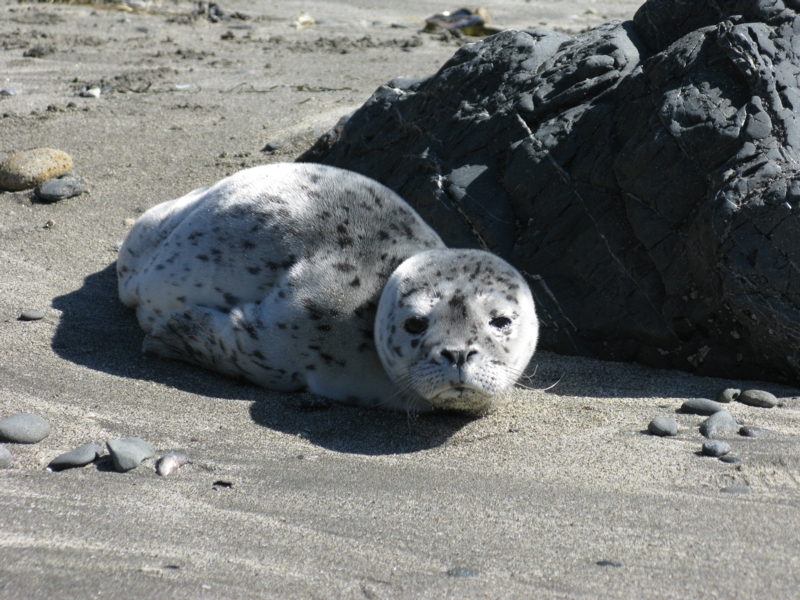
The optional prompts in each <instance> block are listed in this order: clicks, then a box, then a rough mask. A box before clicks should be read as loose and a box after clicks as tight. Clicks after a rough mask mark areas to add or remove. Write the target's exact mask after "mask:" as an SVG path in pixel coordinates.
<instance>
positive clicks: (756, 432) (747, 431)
mask: <svg viewBox="0 0 800 600" xmlns="http://www.w3.org/2000/svg"><path fill="white" fill-rule="evenodd" d="M739 435H741V436H742V437H749V438H764V437H769V436H770V432H769V431H768V430H766V429H761V428H760V427H752V426H750V425H745V426H744V427H742V428H741V429H739Z"/></svg>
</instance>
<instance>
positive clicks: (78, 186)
mask: <svg viewBox="0 0 800 600" xmlns="http://www.w3.org/2000/svg"><path fill="white" fill-rule="evenodd" d="M85 191H86V182H85V181H84V180H83V179H82V178H80V177H78V176H77V175H73V174H72V173H65V174H64V175H61V176H59V177H54V178H53V179H48V180H47V181H45V182H44V183H42V184H41V185H40V186H39V187H38V188H36V197H37V198H38V199H39V200H41V201H43V202H57V201H58V200H66V199H67V198H72V197H73V196H80V195H81V194H82V193H83V192H85Z"/></svg>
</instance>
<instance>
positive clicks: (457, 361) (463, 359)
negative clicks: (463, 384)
mask: <svg viewBox="0 0 800 600" xmlns="http://www.w3.org/2000/svg"><path fill="white" fill-rule="evenodd" d="M477 353H478V351H477V350H442V351H441V355H442V356H443V357H444V358H445V360H447V362H449V363H450V364H451V365H452V366H454V367H463V366H464V365H465V364H467V363H468V362H469V359H471V358H472V357H473V356H475V355H476V354H477Z"/></svg>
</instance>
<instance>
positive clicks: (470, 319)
mask: <svg viewBox="0 0 800 600" xmlns="http://www.w3.org/2000/svg"><path fill="white" fill-rule="evenodd" d="M117 274H118V277H119V294H120V298H121V299H122V301H123V302H124V303H125V304H126V305H128V306H131V307H135V308H136V313H137V317H138V320H139V323H140V325H141V326H142V328H143V329H144V330H145V332H146V333H147V335H146V337H145V340H144V349H145V350H146V351H148V352H153V353H155V354H159V355H162V356H165V357H170V358H176V359H180V360H183V361H187V362H191V363H194V364H198V365H201V366H204V367H207V368H210V369H213V370H216V371H219V372H221V373H224V374H226V375H230V376H235V377H244V378H246V379H249V380H250V381H253V382H255V383H257V384H259V385H262V386H264V387H266V388H269V389H273V390H279V391H299V390H309V391H311V392H314V393H317V394H319V395H322V396H325V397H328V398H331V399H334V400H338V401H341V402H347V403H353V404H360V405H364V406H378V405H380V406H385V407H387V408H393V409H398V410H414V411H419V410H429V409H431V408H435V407H442V408H452V409H465V410H484V409H485V408H488V407H489V406H490V405H491V400H492V397H494V396H495V395H496V394H497V393H499V392H500V391H502V390H503V389H505V388H507V387H508V386H510V385H512V384H513V383H514V382H515V381H516V379H517V377H518V376H519V374H520V373H521V371H522V370H523V369H524V368H525V366H526V365H527V363H528V361H529V360H530V357H531V356H532V354H533V351H534V348H535V346H536V340H537V335H538V325H537V320H536V313H535V310H534V305H533V300H532V298H531V294H530V291H529V289H528V286H527V284H526V283H525V281H524V280H523V279H522V277H521V276H520V275H519V273H517V271H515V270H514V269H513V268H512V267H511V266H510V265H508V264H507V263H506V262H504V261H503V260H501V259H499V258H498V257H496V256H494V255H492V254H490V253H487V252H481V251H477V250H450V249H447V248H446V247H445V245H444V244H443V242H442V241H441V239H440V238H439V236H438V235H436V233H435V232H434V231H433V230H432V229H431V228H430V227H428V226H427V225H426V224H425V223H424V222H423V221H422V219H421V218H420V217H419V216H418V215H417V214H416V213H415V212H414V211H413V210H412V209H411V208H410V207H409V206H408V205H407V204H406V203H405V202H404V201H403V200H402V199H401V198H400V197H399V196H397V195H396V194H395V193H394V192H392V191H391V190H389V189H388V188H386V187H384V186H382V185H380V184H379V183H377V182H375V181H372V180H371V179H368V178H366V177H363V176H361V175H357V174H355V173H352V172H348V171H343V170H341V169H336V168H333V167H326V166H322V165H313V164H292V163H289V164H277V165H268V166H261V167H255V168H253V169H248V170H245V171H241V172H239V173H236V174H234V175H232V176H231V177H228V178H226V179H224V180H222V181H220V182H219V183H217V184H216V185H214V186H213V187H211V188H207V189H200V190H196V191H194V192H192V193H190V194H188V195H186V196H184V197H182V198H179V199H177V200H172V201H170V202H165V203H163V204H159V205H157V206H155V207H153V208H151V209H150V210H148V211H147V212H146V213H145V214H144V215H142V217H141V218H140V219H139V220H138V221H137V222H136V224H135V225H134V226H133V228H132V229H131V231H130V233H129V234H128V237H127V238H126V240H125V242H124V243H123V245H122V248H121V249H120V255H119V259H118V261H117ZM409 319H420V320H424V321H425V323H426V328H425V331H422V332H417V333H410V332H409V331H408V326H407V322H408V321H409ZM506 321H508V323H506ZM498 324H501V325H503V327H498V326H497V325H498ZM411 329H412V330H413V329H414V328H413V327H411Z"/></svg>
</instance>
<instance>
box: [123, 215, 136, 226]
mask: <svg viewBox="0 0 800 600" xmlns="http://www.w3.org/2000/svg"><path fill="white" fill-rule="evenodd" d="M134 223H136V219H131V218H130V217H127V218H125V219H122V224H123V225H125V227H131V226H132V225H133V224H134Z"/></svg>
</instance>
